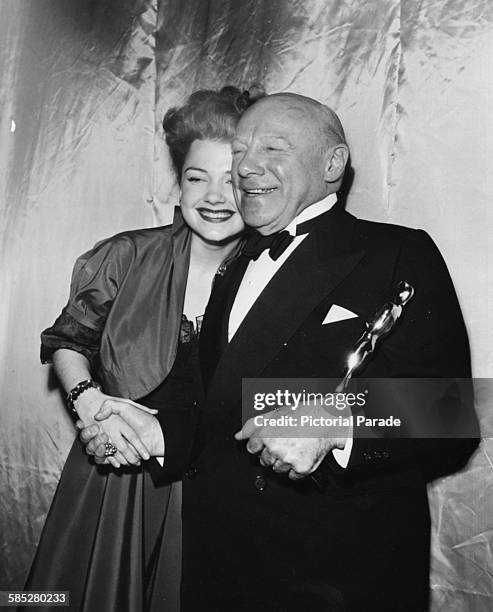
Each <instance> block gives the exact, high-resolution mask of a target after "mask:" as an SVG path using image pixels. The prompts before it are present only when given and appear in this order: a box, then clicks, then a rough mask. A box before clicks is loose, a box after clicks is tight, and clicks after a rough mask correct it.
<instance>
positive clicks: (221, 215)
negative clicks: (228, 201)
mask: <svg viewBox="0 0 493 612" xmlns="http://www.w3.org/2000/svg"><path fill="white" fill-rule="evenodd" d="M197 212H198V213H199V215H200V216H201V217H202V219H203V220H204V221H208V222H209V223H224V222H225V221H229V219H231V217H232V216H233V215H234V214H235V212H234V211H233V210H224V209H217V210H216V209H212V208H197Z"/></svg>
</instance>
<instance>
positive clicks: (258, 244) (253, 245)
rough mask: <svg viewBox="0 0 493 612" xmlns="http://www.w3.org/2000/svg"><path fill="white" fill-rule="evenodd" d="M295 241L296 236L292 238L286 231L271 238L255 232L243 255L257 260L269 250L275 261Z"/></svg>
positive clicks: (251, 235)
mask: <svg viewBox="0 0 493 612" xmlns="http://www.w3.org/2000/svg"><path fill="white" fill-rule="evenodd" d="M293 239H294V236H291V234H290V233H289V232H287V231H286V230H283V231H282V232H277V233H276V234H271V235H270V236H262V234H259V233H258V232H253V233H252V234H250V236H249V237H248V240H247V241H246V243H245V246H244V247H243V250H242V255H244V256H245V257H248V258H249V259H253V260H257V259H258V258H259V257H260V255H262V253H263V252H264V251H265V250H267V249H269V255H270V256H271V259H273V260H274V261H275V260H276V259H279V257H280V256H281V255H282V254H283V253H284V251H285V250H286V249H287V248H288V246H289V245H290V244H291V243H292V242H293Z"/></svg>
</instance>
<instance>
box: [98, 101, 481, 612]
mask: <svg viewBox="0 0 493 612" xmlns="http://www.w3.org/2000/svg"><path fill="white" fill-rule="evenodd" d="M348 157H349V149H348V146H347V144H346V141H345V136H344V131H343V128H342V126H341V123H340V121H339V119H338V118H337V116H336V114H335V113H334V112H333V111H331V110H330V109H328V108H327V107H325V106H323V105H322V104H320V103H318V102H316V101H315V100H312V99H310V98H306V97H303V96H299V95H294V94H286V93H284V94H275V95H271V96H267V97H265V98H262V99H261V100H259V101H258V102H257V103H256V104H255V105H254V106H252V107H251V108H250V109H249V110H248V111H247V112H246V113H245V114H244V116H243V117H242V119H241V121H240V123H239V126H238V130H237V136H236V139H235V141H234V144H233V168H232V175H233V181H234V189H235V194H236V198H237V201H238V204H239V207H240V211H241V214H242V216H243V218H244V220H245V222H246V224H247V225H249V226H250V227H252V228H254V232H253V233H252V235H251V236H250V238H249V239H248V242H247V244H246V247H245V249H244V251H243V254H242V255H241V256H240V257H239V258H237V259H236V260H235V261H234V262H233V263H232V264H231V265H229V267H228V268H227V270H226V271H225V272H224V273H222V274H220V275H218V276H217V278H216V281H215V284H214V288H213V292H212V295H211V299H210V302H209V305H208V307H207V311H206V314H205V318H204V322H203V326H202V331H201V367H202V378H203V384H204V399H203V402H202V405H201V409H200V421H199V426H198V430H197V435H196V438H195V451H194V454H193V457H192V459H191V460H189V459H188V458H187V459H185V458H184V459H183V462H185V461H186V462H187V463H188V465H187V466H186V467H185V466H184V480H183V572H182V608H183V610H185V611H194V612H198V611H205V610H207V611H209V610H210V611H212V610H214V611H217V610H231V611H232V610H235V611H236V610H255V611H260V610H262V611H269V612H271V611H278V612H281V611H294V610H296V611H301V610H303V611H308V610H314V611H320V612H321V611H342V610H345V611H350V612H356V611H358V612H363V611H364V612H369V611H373V610H379V611H383V610H385V611H389V612H390V611H392V612H396V611H416V612H417V611H422V610H425V609H426V606H427V598H428V597H427V596H428V568H429V535H430V524H429V511H428V500H427V495H426V483H427V482H428V481H429V480H430V479H432V478H435V477H436V476H438V475H442V474H446V473H451V472H453V471H455V470H457V469H459V468H460V467H462V466H463V465H464V464H465V462H466V461H467V460H468V458H469V456H470V454H471V453H472V451H473V450H474V448H475V446H476V444H477V440H476V439H475V435H476V433H477V430H476V420H475V416H474V410H473V406H472V402H471V399H470V397H469V396H468V395H467V393H463V392H462V391H461V390H460V389H458V387H457V385H456V384H454V383H452V382H451V380H450V379H452V378H453V377H459V378H468V377H470V361H469V349H468V341H467V335H466V331H465V327H464V323H463V319H462V316H461V313H460V308H459V305H458V302H457V298H456V295H455V291H454V288H453V285H452V282H451V279H450V276H449V274H448V272H447V269H446V266H445V264H444V262H443V260H442V258H441V256H440V253H439V252H438V250H437V248H436V247H435V245H434V243H433V242H432V240H431V239H430V238H429V237H428V236H427V235H426V234H425V233H424V232H422V231H418V230H412V229H408V228H404V227H398V226H394V225H388V224H380V223H372V222H369V221H363V220H358V219H356V218H355V217H354V216H352V215H351V214H349V213H347V212H345V211H344V209H343V208H342V207H341V205H340V204H338V202H337V195H336V194H337V192H338V190H339V189H340V187H341V183H342V180H343V176H344V172H345V166H346V163H347V160H348ZM402 280H404V281H407V282H408V283H410V284H411V285H412V286H413V288H414V291H415V295H414V297H413V298H412V300H411V301H410V302H409V304H408V305H407V306H406V307H405V308H404V311H403V314H402V316H401V318H400V320H399V321H398V324H397V325H396V326H395V329H394V330H393V331H392V332H391V333H390V334H389V335H388V336H387V337H386V338H384V339H383V340H382V341H381V342H380V345H379V346H377V347H376V350H375V353H374V355H373V357H372V359H371V360H370V361H369V362H368V364H367V365H366V366H365V369H364V371H363V372H362V375H364V377H365V383H364V387H365V389H364V390H365V392H366V395H365V397H366V403H365V406H364V407H363V414H364V416H366V417H368V418H370V417H371V418H372V417H388V416H389V415H391V416H392V415H393V416H396V417H401V419H402V421H403V422H404V428H403V430H405V432H406V433H402V432H399V433H395V432H393V431H390V432H389V431H388V430H386V429H385V428H384V427H378V426H375V427H371V428H370V430H371V433H370V435H369V437H367V436H364V435H361V434H360V432H359V431H357V428H353V429H351V428H348V429H343V430H340V429H339V430H337V431H336V432H333V430H330V429H329V430H327V431H323V432H322V431H321V433H320V435H310V436H308V437H307V436H303V432H302V431H301V430H296V428H295V429H293V430H292V435H289V436H288V437H279V435H276V430H275V427H274V426H269V425H268V424H266V425H262V424H258V422H256V421H254V419H253V418H248V419H242V381H243V380H244V379H256V378H257V379H258V378H260V379H262V378H271V379H273V378H274V379H276V378H277V379H290V378H307V379H313V378H334V379H340V377H341V375H342V374H343V372H344V369H345V365H346V364H345V360H346V357H347V355H348V353H349V352H350V351H351V349H352V348H353V346H354V344H355V342H356V340H357V339H358V337H360V336H361V333H362V332H363V331H364V329H365V321H368V320H370V319H371V317H372V315H373V314H374V312H375V311H376V310H377V309H378V308H379V307H380V306H381V305H382V304H384V303H385V302H387V301H388V300H389V298H390V297H391V296H392V295H393V294H394V293H395V288H396V285H397V283H398V282H399V281H402ZM401 379H405V380H406V381H407V383H403V382H402V380H401ZM416 379H420V380H421V379H434V380H433V381H431V382H430V381H428V382H427V381H426V380H422V381H421V382H420V384H416V385H414V384H411V383H410V381H411V380H416ZM129 410H130V408H129ZM290 413H291V408H290V407H286V406H284V407H282V406H281V407H278V408H277V410H276V411H275V413H274V414H275V415H276V416H277V417H279V416H288V415H289V414H290ZM298 414H299V415H304V416H311V417H322V416H324V415H325V416H327V412H326V408H325V407H324V406H322V405H318V404H316V403H311V404H307V405H305V406H303V407H302V408H301V407H300V408H299V409H298ZM246 416H247V417H248V416H249V415H248V414H247V415H246ZM264 416H265V414H264ZM145 418H153V417H149V416H148V415H146V416H145ZM416 423H417V424H418V425H417V426H416V428H415V427H414V425H415V424H416ZM423 423H424V424H425V425H424V426H423ZM428 423H432V424H433V429H432V430H431V435H433V436H435V437H424V434H423V431H424V430H426V427H427V424H428ZM454 423H455V424H457V423H461V424H467V426H469V430H468V433H467V434H466V435H468V436H469V437H463V438H459V437H447V434H450V432H451V431H452V425H453V424H454ZM190 429H191V428H190ZM167 435H170V436H171V435H174V434H173V433H172V432H170V433H169V434H167V432H166V430H164V436H165V439H166V436H167ZM180 435H184V436H185V435H188V433H186V427H182V428H180ZM442 435H443V439H436V438H437V437H439V436H440V437H442ZM453 435H454V436H457V428H456V429H454V430H453ZM89 437H90V436H86V440H87V439H88V438H89ZM404 437H406V439H404ZM186 446H187V445H186V444H185V442H184V443H183V448H185V447H186ZM179 447H180V445H179V444H176V440H175V441H174V443H173V448H179ZM171 463H173V465H176V461H172V462H171ZM153 471H154V476H155V479H156V480H157V481H159V480H160V479H163V478H165V477H166V457H165V461H164V467H160V466H158V465H157V464H156V465H154V467H153ZM314 475H315V476H316V478H313V477H312V476H314Z"/></svg>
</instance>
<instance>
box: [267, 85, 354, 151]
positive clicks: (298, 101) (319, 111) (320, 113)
mask: <svg viewBox="0 0 493 612" xmlns="http://www.w3.org/2000/svg"><path fill="white" fill-rule="evenodd" d="M264 100H265V101H268V100H271V101H274V102H275V101H279V102H280V103H281V104H285V105H286V106H287V107H290V108H292V109H293V111H294V112H296V111H298V112H300V113H301V114H302V116H303V117H304V118H308V119H310V120H311V121H313V123H314V125H316V127H317V129H318V130H319V132H320V136H321V140H322V141H324V143H325V144H326V146H327V147H332V146H334V145H337V144H346V145H347V143H346V136H345V134H344V128H343V127H342V123H341V120H340V119H339V117H338V116H337V114H336V113H335V111H333V110H332V109H331V108H329V107H328V106H325V104H322V103H321V102H318V101H317V100H314V99H313V98H308V97H307V96H302V95H300V94H295V93H289V92H286V93H277V94H271V95H270V96H265V97H263V98H261V99H260V100H259V101H258V102H257V104H259V103H261V102H262V101H264Z"/></svg>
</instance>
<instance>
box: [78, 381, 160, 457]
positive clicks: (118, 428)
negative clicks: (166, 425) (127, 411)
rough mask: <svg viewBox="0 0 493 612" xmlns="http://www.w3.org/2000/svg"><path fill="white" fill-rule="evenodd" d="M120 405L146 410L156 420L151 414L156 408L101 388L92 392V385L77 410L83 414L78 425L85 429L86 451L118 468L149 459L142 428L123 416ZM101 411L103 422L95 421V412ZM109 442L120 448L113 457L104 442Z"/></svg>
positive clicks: (145, 412) (141, 411)
mask: <svg viewBox="0 0 493 612" xmlns="http://www.w3.org/2000/svg"><path fill="white" fill-rule="evenodd" d="M84 396H86V397H84ZM120 406H123V407H125V406H131V407H132V409H133V410H136V411H138V412H139V413H140V414H146V416H147V417H149V418H151V419H154V420H156V422H157V419H155V418H154V416H152V415H154V414H155V413H156V412H157V411H156V410H152V409H150V408H147V407H145V406H141V405H139V404H136V403H135V402H132V401H131V400H127V399H124V398H118V397H112V396H108V395H105V394H104V393H102V392H100V391H98V390H94V392H93V390H92V389H91V390H88V391H86V392H85V393H83V394H82V395H81V396H80V398H79V399H78V400H77V403H76V408H77V412H78V413H79V416H80V417H81V419H80V420H79V421H78V422H77V426H78V427H79V428H80V429H82V431H81V434H80V439H81V441H82V442H83V443H84V444H85V446H86V452H87V453H88V454H89V455H94V456H95V461H96V463H100V464H108V463H110V464H111V465H113V467H116V468H118V467H120V466H121V465H140V461H141V459H144V460H147V459H149V457H150V453H149V448H148V446H147V444H146V443H145V442H144V441H143V439H142V436H141V435H140V434H139V432H137V431H136V430H135V429H134V427H133V426H132V425H131V424H130V423H128V422H126V420H125V419H124V418H122V417H121V416H120V412H121V409H120ZM99 413H101V414H104V415H105V416H104V417H103V419H101V420H104V423H101V422H100V423H96V421H95V416H96V414H99ZM98 420H99V419H98ZM158 427H159V423H158ZM159 429H160V427H159ZM108 442H111V443H112V444H114V445H115V446H116V448H117V452H116V453H115V454H114V455H112V456H110V457H106V456H105V454H104V452H105V444H106V443H108Z"/></svg>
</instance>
